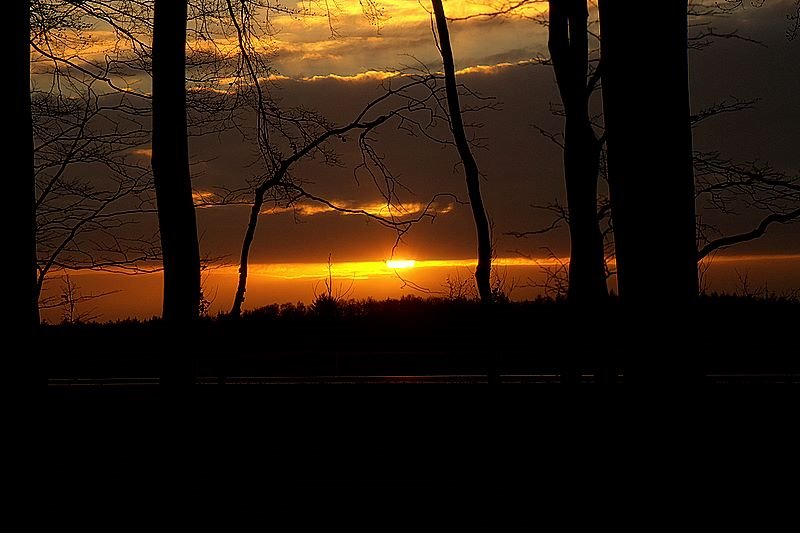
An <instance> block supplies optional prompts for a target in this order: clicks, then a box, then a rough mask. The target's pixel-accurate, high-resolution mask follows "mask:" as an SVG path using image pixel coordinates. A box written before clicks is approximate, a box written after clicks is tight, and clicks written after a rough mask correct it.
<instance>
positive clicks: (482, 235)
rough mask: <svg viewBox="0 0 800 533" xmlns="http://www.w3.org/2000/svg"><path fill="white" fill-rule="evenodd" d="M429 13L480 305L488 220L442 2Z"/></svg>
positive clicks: (487, 294) (487, 297) (487, 295)
mask: <svg viewBox="0 0 800 533" xmlns="http://www.w3.org/2000/svg"><path fill="white" fill-rule="evenodd" d="M431 3H432V4H433V12H434V15H435V17H436V29H437V31H438V34H439V47H440V49H441V53H442V63H443V64H444V80H445V92H446V94H447V107H448V109H449V112H450V124H451V126H452V130H453V139H454V140H455V143H456V147H457V148H458V154H459V156H460V157H461V162H462V163H463V165H464V174H465V176H466V181H467V192H468V193H469V203H470V205H471V206H472V217H473V219H474V220H475V230H476V233H477V238H478V266H477V268H476V269H475V281H476V283H477V285H478V294H479V295H480V298H481V302H483V303H488V302H491V301H492V287H491V281H490V274H491V269H492V240H491V232H490V229H489V219H488V217H487V216H486V210H485V209H484V206H483V198H482V196H481V184H480V173H479V172H478V164H477V163H476V161H475V157H474V156H473V155H472V150H471V149H470V146H469V141H468V140H467V134H466V131H465V130H464V121H463V119H462V117H461V104H460V103H459V98H458V85H457V83H456V68H455V62H454V60H453V49H452V47H451V46H450V31H449V30H448V28H447V17H446V16H445V13H444V6H443V5H442V0H431Z"/></svg>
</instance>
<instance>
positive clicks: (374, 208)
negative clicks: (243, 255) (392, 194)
mask: <svg viewBox="0 0 800 533" xmlns="http://www.w3.org/2000/svg"><path fill="white" fill-rule="evenodd" d="M330 203H331V204H333V205H335V206H337V207H338V208H340V209H335V208H333V207H331V206H329V205H325V204H319V203H309V202H301V203H297V204H295V205H293V206H288V207H280V206H275V207H269V208H265V209H263V210H262V211H261V214H262V215H277V214H281V213H294V214H296V215H298V216H304V217H312V216H315V215H323V214H331V213H335V214H339V215H345V216H347V215H361V216H363V215H372V216H377V217H382V218H387V219H403V218H407V217H415V216H419V215H421V214H423V213H425V211H426V210H427V212H428V213H430V214H435V215H444V214H447V213H450V212H451V211H452V210H453V207H454V206H453V204H452V203H450V202H447V203H436V202H434V203H433V204H430V205H429V204H424V203H420V202H411V203H403V204H387V203H386V201H374V202H356V201H348V200H331V202H330Z"/></svg>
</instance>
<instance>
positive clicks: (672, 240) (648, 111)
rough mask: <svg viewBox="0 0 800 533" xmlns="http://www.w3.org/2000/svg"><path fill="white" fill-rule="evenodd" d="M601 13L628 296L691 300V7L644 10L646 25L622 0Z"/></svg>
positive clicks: (613, 179)
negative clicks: (643, 55) (643, 58)
mask: <svg viewBox="0 0 800 533" xmlns="http://www.w3.org/2000/svg"><path fill="white" fill-rule="evenodd" d="M599 8H600V32H601V35H602V41H601V57H602V59H601V61H602V63H603V66H602V83H603V111H604V117H605V125H606V132H605V134H606V137H607V150H608V173H609V189H610V199H611V217H612V220H613V226H614V239H615V247H616V261H617V277H618V286H619V293H620V297H621V298H622V299H623V300H625V301H629V302H638V303H644V302H645V301H647V300H648V299H654V300H658V301H660V302H663V303H665V304H666V303H669V302H676V303H677V302H687V301H690V300H692V299H693V298H694V297H695V296H696V295H697V292H698V273H697V245H696V227H695V205H694V194H695V191H694V173H693V169H692V136H691V126H690V121H689V90H688V46H687V39H688V36H687V31H688V30H687V2H686V1H681V2H678V1H675V2H649V3H644V4H641V5H638V4H637V7H636V10H635V11H636V13H635V17H636V19H637V20H639V21H640V22H639V23H632V18H633V15H632V13H631V7H630V6H628V5H625V3H623V2H619V1H615V0H601V1H600V2H599ZM641 20H646V21H647V23H646V24H645V23H641ZM641 48H644V49H646V50H647V57H648V60H649V61H652V62H653V63H654V66H650V65H644V64H642V63H641V52H640V49H641Z"/></svg>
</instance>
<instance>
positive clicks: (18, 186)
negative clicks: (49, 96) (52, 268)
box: [9, 0, 39, 328]
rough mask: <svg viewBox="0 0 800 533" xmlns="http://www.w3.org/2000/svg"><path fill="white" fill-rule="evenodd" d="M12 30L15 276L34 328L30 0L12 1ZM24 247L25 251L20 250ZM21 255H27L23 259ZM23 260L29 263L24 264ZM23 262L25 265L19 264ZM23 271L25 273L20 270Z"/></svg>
mask: <svg viewBox="0 0 800 533" xmlns="http://www.w3.org/2000/svg"><path fill="white" fill-rule="evenodd" d="M11 5H12V12H13V15H12V17H13V18H12V21H11V31H12V32H13V37H12V41H13V43H14V44H13V51H12V54H13V56H14V58H13V60H12V63H13V66H12V67H11V68H12V69H13V71H12V75H11V77H12V79H13V82H14V89H13V91H14V101H13V102H12V105H11V108H12V116H13V124H12V125H11V127H10V128H9V131H11V132H12V134H11V136H10V137H11V157H12V158H13V161H12V163H11V168H13V169H16V172H18V173H19V174H18V176H17V177H16V178H15V179H13V180H12V190H15V191H18V194H12V195H11V196H12V197H13V198H24V200H22V201H23V202H24V203H25V204H27V208H26V209H27V213H26V218H27V219H28V221H27V222H26V226H27V232H25V233H24V235H25V236H24V237H22V238H21V240H24V241H25V243H24V244H23V243H22V242H20V245H21V246H20V248H21V249H20V250H19V252H20V253H19V255H18V256H19V258H20V261H19V265H20V266H21V267H22V268H21V269H20V270H21V271H22V272H20V274H21V275H20V276H19V278H18V279H24V278H28V280H29V281H28V284H29V288H28V292H27V295H26V298H27V300H28V301H27V303H25V304H24V305H22V306H20V308H21V309H28V311H27V312H26V314H27V315H28V316H27V317H26V318H25V320H24V321H25V322H26V323H27V324H28V325H30V326H31V327H33V328H36V327H37V326H38V325H39V289H38V283H37V275H36V274H37V272H36V208H35V205H36V177H35V172H34V167H33V118H32V116H31V46H30V38H31V37H30V35H31V31H30V30H31V26H30V24H31V11H30V8H31V6H30V1H29V0H21V1H18V2H12V3H11ZM23 249H24V250H25V251H24V252H23V251H22V250H23ZM22 257H27V259H25V260H23V259H22ZM25 263H28V264H27V265H25ZM22 265H25V266H22ZM23 272H24V274H23Z"/></svg>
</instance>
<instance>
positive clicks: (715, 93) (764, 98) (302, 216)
mask: <svg viewBox="0 0 800 533" xmlns="http://www.w3.org/2000/svg"><path fill="white" fill-rule="evenodd" d="M498 3H501V2H499V1H497V0H448V1H446V2H445V8H446V9H447V12H448V15H450V16H454V17H459V16H465V15H470V14H474V13H479V12H484V11H486V10H487V9H491V6H493V5H497V4H498ZM380 4H381V5H382V6H383V7H384V13H385V16H384V17H383V19H382V20H381V22H380V24H379V25H378V26H376V25H374V24H370V23H369V22H368V21H367V20H366V19H365V18H364V16H363V15H362V13H361V8H360V3H359V1H358V0H338V1H337V5H338V6H339V8H340V9H339V11H338V12H337V14H336V17H335V18H334V19H333V21H332V24H333V27H334V30H335V36H333V35H332V34H331V28H330V25H329V21H328V20H327V19H326V18H324V17H303V18H292V17H285V16H279V17H274V18H272V19H271V23H272V24H273V29H274V36H273V38H272V39H271V40H268V41H267V40H265V41H264V42H263V43H262V44H263V47H264V48H269V49H271V50H273V51H274V52H275V53H276V55H275V57H274V59H273V61H272V64H273V66H274V68H275V69H276V75H275V76H273V78H274V79H273V83H274V88H273V90H274V91H275V94H276V95H277V96H278V97H279V98H281V99H282V100H283V101H284V102H285V103H286V104H287V105H305V106H308V107H311V108H314V109H317V110H319V111H320V112H322V113H323V114H325V115H326V116H327V117H329V118H330V119H331V120H332V121H334V122H342V121H345V120H348V119H349V118H351V117H352V116H353V114H354V113H355V112H356V111H358V110H359V109H360V107H361V106H363V104H364V103H365V102H366V101H369V99H371V98H373V97H374V96H375V95H376V94H377V93H378V91H380V83H381V82H382V81H383V80H385V79H387V76H390V75H392V74H393V73H395V72H398V71H399V70H402V69H403V68H404V67H406V66H408V65H413V64H416V62H417V61H421V62H422V63H426V64H428V65H430V66H432V67H433V68H438V64H439V58H438V52H437V50H436V48H435V46H434V42H433V37H432V33H431V26H430V19H429V15H428V13H427V12H426V10H425V9H424V8H423V7H422V6H421V5H420V3H418V2H416V1H414V0H380ZM423 4H425V5H427V3H425V2H423ZM783 4H785V2H783V3H781V2H776V5H777V6H778V7H777V8H775V9H776V10H777V11H773V12H771V11H769V10H768V8H770V6H771V4H770V6H767V7H765V8H764V9H762V10H752V9H749V8H748V9H749V10H748V11H747V13H746V16H741V17H740V16H738V15H737V17H734V18H733V19H729V23H730V24H734V23H735V25H736V27H737V28H741V29H742V31H744V32H747V33H748V35H753V36H755V37H758V38H760V39H762V40H764V41H765V42H766V43H767V45H768V46H766V47H755V46H753V47H746V46H744V47H743V45H741V44H739V43H735V42H725V43H722V44H721V45H720V46H719V47H718V48H714V47H712V49H710V50H709V51H708V52H703V54H702V55H695V56H693V57H692V69H693V71H692V83H693V87H692V89H693V90H692V97H693V106H694V107H695V108H698V107H702V106H704V105H708V103H710V102H715V101H717V100H718V99H719V98H720V97H722V98H724V97H728V96H730V95H736V96H737V97H744V98H747V97H758V98H760V99H761V100H760V101H759V104H758V106H757V108H756V109H755V110H753V111H751V112H747V113H744V114H738V115H736V116H730V117H723V118H721V119H720V120H719V122H716V123H710V124H709V125H708V126H704V129H702V130H698V131H697V132H696V133H695V143H696V146H697V147H698V148H699V149H704V150H718V151H720V152H722V153H723V154H725V155H728V156H730V157H736V158H737V159H740V160H745V161H756V160H758V161H769V162H770V163H771V164H773V165H775V166H776V167H778V168H783V169H797V168H800V159H798V152H797V150H796V146H795V145H796V139H797V131H796V124H798V123H800V111H799V110H798V106H797V104H796V102H797V99H796V94H798V93H800V82H798V79H797V77H796V76H795V77H791V76H785V75H782V74H781V73H783V72H786V71H787V68H786V66H787V65H792V64H796V62H797V61H800V57H798V47H797V46H796V43H787V42H786V41H785V39H784V30H785V18H784V17H783V13H782V12H780V11H781V9H782V6H783ZM306 5H311V3H310V2H306ZM545 5H546V3H543V4H542V5H541V6H536V7H534V8H533V9H534V10H539V9H543V8H544V6H545ZM528 14H532V13H528ZM778 15H780V16H778ZM722 29H724V27H723V28H722ZM451 31H452V37H453V48H454V50H455V55H456V62H457V67H458V68H459V69H460V74H459V75H460V78H459V79H460V80H461V81H463V82H465V83H467V84H468V85H469V86H470V87H471V88H474V89H475V90H477V91H479V92H481V93H482V94H484V95H490V96H495V97H496V98H497V102H498V104H499V108H500V109H499V110H498V111H494V112H491V113H482V114H480V115H479V116H478V117H477V121H478V122H481V123H482V124H483V127H482V128H480V129H476V130H473V131H475V132H476V134H479V135H480V136H482V137H485V138H486V139H487V142H486V144H487V149H486V150H479V151H477V153H476V157H477V158H478V162H479V165H480V166H481V170H482V172H483V173H484V175H485V181H484V184H483V188H484V193H485V196H486V203H487V207H488V210H489V215H490V217H491V218H492V220H493V222H494V237H495V240H496V243H495V244H496V250H497V253H498V255H500V256H501V257H506V258H511V257H517V255H516V252H517V251H520V252H522V253H524V254H527V255H529V256H532V257H546V255H547V251H546V250H545V249H544V248H547V249H549V250H551V251H552V252H553V253H555V254H557V255H559V256H561V257H564V256H566V254H567V253H568V236H567V233H566V231H565V229H564V228H563V227H562V228H561V229H560V230H558V231H556V232H554V233H552V234H548V235H545V236H541V237H540V238H535V239H530V240H526V241H520V240H517V239H514V238H511V237H508V236H507V235H505V233H506V232H509V231H524V230H529V229H536V228H540V227H543V226H546V225H547V223H548V221H549V219H548V217H547V214H546V213H543V212H541V211H537V210H534V209H532V208H531V205H532V204H539V205H541V204H547V203H549V202H552V201H553V200H554V199H556V198H560V199H561V200H562V201H563V196H564V191H563V178H562V174H561V172H562V169H561V153H560V150H559V149H558V148H557V147H556V146H554V145H553V144H552V143H550V142H549V141H547V140H546V139H544V138H543V137H542V136H541V135H540V134H539V133H538V131H537V130H535V129H534V128H532V127H531V125H532V124H536V125H537V126H542V127H545V128H548V129H551V130H554V131H558V130H559V129H560V128H561V127H562V124H561V122H560V119H559V118H557V117H553V116H552V115H551V113H550V110H551V103H557V102H558V95H557V92H556V90H555V85H554V83H553V77H552V73H551V72H550V70H549V69H548V68H547V67H541V66H535V61H534V60H535V58H537V57H542V56H545V55H546V53H547V47H546V31H545V29H544V28H543V27H542V26H541V25H539V24H537V23H536V22H534V21H531V20H529V19H523V18H515V19H492V20H485V19H473V20H470V21H467V22H459V23H454V24H453V25H452V28H451ZM92 35H93V38H94V39H95V41H94V43H93V44H92V48H91V50H88V51H85V53H86V52H88V53H89V54H90V55H91V54H92V53H94V54H101V53H102V52H103V51H104V47H109V46H112V45H114V44H116V43H115V41H114V40H113V38H112V35H111V34H110V33H108V32H106V31H104V29H103V28H102V27H97V28H95V29H94V30H93V31H92ZM229 40H230V39H229ZM191 44H192V46H196V45H197V43H191ZM217 44H218V45H221V46H223V47H224V46H225V45H226V41H225V38H220V39H219V40H218V42H217ZM229 44H231V45H232V42H231V43H229ZM731 54H735V55H736V57H737V58H738V61H739V63H738V64H740V65H746V66H747V68H742V69H739V70H736V69H730V68H729V67H726V66H725V65H726V61H727V60H728V59H729V58H730V57H731ZM796 60H797V61H796ZM37 68H45V67H44V66H41V65H40V66H39V67H37ZM122 81H123V82H124V83H122V82H121V84H122V85H123V86H126V87H130V88H131V90H135V91H141V92H148V90H149V80H148V79H147V77H146V76H143V75H141V74H139V75H132V76H130V77H129V78H127V79H125V80H122ZM786 102H792V103H793V105H789V106H787V105H786ZM595 111H599V110H597V109H595ZM753 132H758V135H754V134H753ZM382 135H383V134H382ZM792 139H794V142H793V141H792ZM355 145H356V143H354V142H348V143H341V144H337V145H336V146H335V148H336V150H337V151H338V152H340V154H341V160H342V166H341V167H329V166H325V165H321V164H319V163H314V162H305V163H303V164H301V165H298V167H297V168H296V172H297V173H298V175H300V176H302V177H303V179H304V180H306V181H307V184H308V187H309V188H310V189H312V192H314V193H316V194H318V195H320V196H323V197H325V198H327V199H329V200H331V201H333V202H334V203H335V204H337V205H341V206H344V207H348V208H351V209H364V210H366V211H369V212H372V213H375V214H388V213H389V211H388V210H387V208H386V206H385V202H383V201H382V200H381V197H380V195H379V194H377V192H376V191H375V189H374V188H372V185H371V183H369V182H368V181H366V180H364V179H362V180H360V181H358V182H357V181H356V180H354V178H353V167H354V166H355V165H356V164H357V163H358V161H359V154H358V153H357V150H356V149H355ZM377 146H378V147H379V149H380V150H381V153H382V154H383V155H385V156H386V157H387V161H388V162H389V164H390V165H391V167H392V170H393V171H395V172H396V173H397V174H398V175H400V176H401V177H402V182H403V183H404V185H406V186H407V187H408V190H403V191H400V193H399V194H400V196H401V200H402V203H403V206H404V207H403V209H404V210H405V213H406V214H417V213H419V212H420V209H421V208H422V207H423V206H424V205H426V203H427V201H428V200H429V199H430V198H431V196H432V195H433V194H436V193H439V192H452V193H453V194H455V195H457V196H458V197H459V198H462V199H463V197H464V190H463V188H464V185H463V175H462V173H461V171H460V168H459V167H457V166H456V163H457V154H456V153H455V151H453V150H450V149H448V148H442V147H440V146H434V145H432V144H431V143H427V144H426V143H425V142H424V141H423V140H421V139H414V138H408V136H404V135H400V134H397V133H396V132H395V133H389V134H386V135H385V136H383V137H381V138H380V141H379V143H378V145H377ZM131 154H132V155H133V156H135V157H138V158H140V159H141V161H143V162H146V161H147V160H148V159H149V156H150V152H149V147H148V146H141V147H139V148H137V149H135V150H131ZM191 156H192V174H193V177H194V186H195V191H196V200H197V201H199V202H200V201H202V200H203V199H205V198H207V195H209V194H211V193H212V192H213V191H214V190H215V187H218V186H221V185H224V186H226V187H241V186H242V185H243V184H244V183H245V182H246V180H248V179H251V178H252V176H253V175H254V174H255V173H256V172H257V168H256V169H254V165H253V162H254V161H256V160H257V158H258V155H257V150H256V147H255V145H253V144H252V143H250V142H246V141H243V140H242V138H241V137H238V136H237V134H235V133H231V132H227V133H225V134H221V135H220V136H208V137H203V138H193V139H192V140H191ZM76 171H78V170H76ZM79 171H81V172H85V171H86V170H85V169H80V170H79ZM362 178H363V177H362ZM700 207H701V208H702V207H703V206H700ZM436 208H437V212H438V213H439V217H438V218H437V220H436V221H435V223H434V224H427V223H426V224H421V225H419V226H418V227H415V228H413V229H412V231H410V232H409V233H408V234H407V235H406V236H405V238H404V240H403V242H402V243H401V245H400V247H399V248H398V249H397V250H396V252H395V258H401V259H403V258H405V259H415V260H417V263H416V265H415V267H414V268H412V269H408V270H404V271H403V277H404V278H407V279H408V280H409V281H412V282H414V283H416V284H419V285H421V286H423V287H425V288H427V289H429V290H431V291H433V292H434V293H435V292H438V291H441V290H442V283H443V281H444V279H445V277H446V276H451V278H452V277H460V279H469V278H470V277H471V272H470V268H469V266H468V265H469V263H470V259H468V258H470V257H471V256H472V254H473V251H474V236H473V229H472V226H471V219H470V214H469V210H468V209H467V208H465V207H464V206H463V205H458V204H456V203H454V202H449V201H448V202H441V203H439V204H438V205H437V206H436ZM391 214H392V215H397V214H398V213H397V212H391ZM246 215H247V208H246V207H242V206H230V207H222V208H209V209H199V210H198V225H199V231H200V241H201V249H202V253H203V254H204V255H206V256H209V257H214V258H218V262H220V263H226V264H230V263H231V262H232V261H233V260H234V258H236V257H238V252H239V247H240V244H241V239H242V234H243V231H244V223H245V220H246ZM750 227H752V220H749V219H747V217H744V218H739V219H735V220H733V222H731V224H730V225H726V226H725V227H724V229H725V230H726V231H728V232H734V231H741V230H744V229H749V228H750ZM797 227H798V225H795V226H780V227H774V228H771V229H770V233H769V235H768V236H767V237H765V238H764V239H762V240H760V241H758V242H755V243H752V244H750V245H746V246H743V247H737V248H734V249H731V250H727V251H726V252H725V253H727V254H729V255H730V256H735V258H732V259H724V258H723V257H722V256H720V257H718V258H717V261H716V262H715V264H714V266H713V267H712V270H711V273H712V281H711V282H712V288H714V289H717V290H733V289H735V288H736V283H737V281H736V280H737V276H736V272H737V271H739V272H745V271H750V272H751V279H752V280H753V282H754V283H755V284H756V285H762V284H763V283H765V282H767V283H769V286H770V287H773V288H775V289H776V290H782V289H784V288H791V287H798V286H800V279H798V272H800V259H799V258H800V255H798V254H800V234H799V233H798V229H797ZM154 228H155V218H154V216H149V217H143V219H142V221H141V223H140V224H139V228H137V229H138V230H139V231H141V233H148V232H152V231H154ZM394 239H395V235H394V234H393V233H392V232H391V231H387V230H386V229H384V228H380V227H378V225H377V224H374V223H372V224H370V223H368V222H367V221H366V220H364V219H363V217H358V216H351V215H348V216H343V215H341V214H335V213H332V212H331V211H330V209H328V208H326V207H324V206H321V205H319V204H313V203H303V204H300V205H299V206H297V209H295V210H291V209H287V208H286V207H285V206H280V205H272V204H271V205H268V206H266V207H265V209H264V210H263V211H262V215H261V219H260V225H259V229H258V232H257V234H256V240H255V242H254V246H253V250H252V255H251V257H252V262H253V266H254V268H253V270H252V272H253V274H252V276H251V279H250V285H249V287H248V292H247V296H248V299H247V301H246V303H245V308H246V309H249V308H253V307H254V306H257V305H262V304H266V303H275V302H285V301H306V302H308V301H310V299H311V298H312V297H313V295H314V284H315V283H316V284H317V285H318V287H317V291H318V292H319V290H321V289H320V287H319V282H320V280H321V279H323V278H324V276H325V273H326V265H325V262H324V261H325V259H326V258H327V257H328V255H329V254H332V256H333V263H334V273H335V275H336V276H338V278H339V281H337V283H339V282H341V283H343V284H344V286H345V287H347V286H349V284H350V283H351V282H352V285H353V287H352V289H353V290H352V294H351V296H352V297H356V298H365V297H367V296H374V297H385V296H399V295H401V294H419V293H418V292H415V291H413V290H411V289H409V288H408V287H406V288H405V289H404V288H403V281H402V280H400V279H399V278H398V277H397V276H396V275H395V272H394V271H392V270H391V269H388V268H386V265H385V264H384V263H383V261H384V260H386V259H388V258H389V257H390V256H391V253H392V246H393V244H394ZM742 256H748V257H747V258H743V257H742ZM776 256H782V257H776ZM446 258H463V259H458V260H456V261H453V260H446ZM436 261H443V262H441V263H436ZM511 263H512V262H510V261H509V264H508V265H506V266H502V267H501V268H502V269H503V271H504V272H505V273H506V275H507V276H508V277H509V278H515V279H517V285H518V286H517V289H516V290H515V291H514V294H513V295H514V296H515V297H518V298H522V297H530V296H532V295H534V294H536V293H537V292H538V291H539V289H536V288H532V287H527V288H526V287H520V286H519V285H520V284H524V283H525V282H526V280H528V279H534V280H539V281H541V272H540V269H539V267H538V266H537V265H535V264H524V263H523V264H520V263H515V264H511ZM73 277H74V280H76V281H77V282H78V284H79V285H80V287H81V290H82V291H83V292H84V293H90V292H103V291H108V290H117V289H118V290H120V291H121V292H119V293H116V294H113V295H110V296H107V297H104V298H102V299H99V300H96V301H94V302H92V303H87V304H86V306H87V307H88V308H91V307H97V309H98V312H99V313H100V314H101V315H102V318H103V319H116V318H122V317H124V316H128V315H129V314H132V315H134V316H138V317H147V316H151V315H154V314H158V312H159V309H160V291H161V288H160V276H159V275H157V274H156V275H145V276H137V277H129V276H121V275H114V274H92V273H77V274H74V276H73ZM537 282H538V281H537ZM234 283H235V268H232V269H231V268H228V269H219V270H214V271H212V272H211V273H210V274H209V276H208V279H207V280H206V285H207V290H209V291H211V293H212V295H216V297H215V299H214V305H213V307H212V312H217V311H222V310H227V308H228V306H229V305H230V301H231V299H232V296H233V290H234ZM59 286H60V281H59V279H58V273H54V275H53V276H52V280H51V281H50V282H49V284H48V290H49V291H50V294H55V293H57V291H58V290H59ZM59 313H60V311H59V310H58V309H54V310H49V311H46V312H45V313H44V316H45V317H46V318H47V319H48V320H51V321H53V320H57V319H58V316H59Z"/></svg>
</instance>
